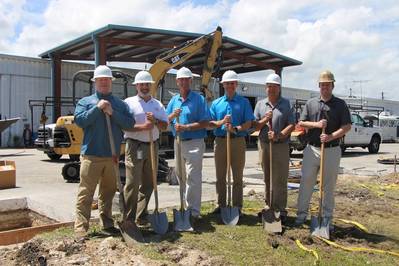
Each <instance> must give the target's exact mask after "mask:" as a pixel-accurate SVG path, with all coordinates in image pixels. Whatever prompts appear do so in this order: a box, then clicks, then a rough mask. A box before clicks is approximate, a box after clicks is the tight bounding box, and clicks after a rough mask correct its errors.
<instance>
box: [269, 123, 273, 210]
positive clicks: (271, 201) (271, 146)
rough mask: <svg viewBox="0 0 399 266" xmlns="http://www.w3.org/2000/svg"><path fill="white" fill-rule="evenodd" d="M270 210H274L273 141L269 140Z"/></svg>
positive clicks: (270, 126) (271, 128)
mask: <svg viewBox="0 0 399 266" xmlns="http://www.w3.org/2000/svg"><path fill="white" fill-rule="evenodd" d="M269 130H270V131H272V130H273V125H272V121H271V120H269ZM269 168H270V170H269V205H270V206H269V208H270V209H272V208H273V140H272V139H269Z"/></svg>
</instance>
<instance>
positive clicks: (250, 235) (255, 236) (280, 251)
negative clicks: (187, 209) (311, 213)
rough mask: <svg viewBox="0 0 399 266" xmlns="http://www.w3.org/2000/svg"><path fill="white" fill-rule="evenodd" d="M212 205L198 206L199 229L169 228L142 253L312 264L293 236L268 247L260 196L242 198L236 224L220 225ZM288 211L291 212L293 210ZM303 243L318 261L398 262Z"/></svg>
mask: <svg viewBox="0 0 399 266" xmlns="http://www.w3.org/2000/svg"><path fill="white" fill-rule="evenodd" d="M214 207H215V206H214V205H213V204H212V203H205V204H203V206H202V210H201V212H202V214H203V219H202V220H200V221H199V223H198V224H196V228H197V229H198V231H199V232H196V233H182V234H178V233H174V232H170V233H168V234H167V235H166V236H164V237H163V238H162V239H161V241H160V242H158V241H157V242H156V243H151V244H149V245H145V246H143V247H142V248H141V249H142V251H143V252H144V255H145V256H147V257H149V258H151V259H161V260H163V261H165V260H169V261H170V258H169V257H168V256H167V254H166V255H165V254H160V252H159V249H160V246H162V245H164V246H168V247H169V248H171V247H172V248H173V247H175V248H176V247H178V246H183V247H186V248H193V249H198V250H202V251H205V252H206V253H207V254H209V255H211V256H214V257H217V258H221V261H223V262H224V263H225V264H229V265H313V262H314V257H313V256H312V255H311V254H310V253H308V252H305V251H303V250H301V249H299V248H298V247H297V245H296V244H295V239H294V238H293V239H290V238H289V237H287V236H284V235H283V236H282V237H279V238H277V241H278V242H279V244H280V245H279V246H278V248H276V249H274V248H272V247H271V245H270V244H269V240H270V238H271V236H268V235H267V234H266V233H265V232H264V231H263V229H262V224H261V223H260V222H259V221H258V217H257V212H258V210H260V209H261V208H262V207H263V202H262V201H261V200H253V199H252V200H245V201H244V208H243V210H244V213H245V215H244V216H243V217H241V218H240V222H239V225H237V226H234V227H228V226H225V225H222V224H221V223H220V218H219V216H218V215H214V214H211V212H212V210H213V209H214ZM290 215H291V216H293V213H290ZM380 222H381V221H380ZM383 222H387V226H389V227H392V226H395V224H391V222H392V221H390V220H388V221H385V220H384V221H383ZM384 224H385V223H384ZM288 230H290V229H288ZM303 230H304V231H303V232H302V235H303V234H308V229H303ZM291 237H292V236H291ZM304 245H305V246H306V247H308V248H312V249H315V250H316V251H317V252H318V254H319V256H320V257H321V261H320V265H398V263H399V259H398V258H395V257H392V256H389V255H376V254H367V253H359V252H347V251H343V250H340V249H336V248H333V247H330V246H327V245H326V244H324V243H321V242H318V241H316V242H315V243H314V244H312V245H306V244H304ZM353 245H355V244H353ZM219 261H220V260H219ZM221 264H223V263H221Z"/></svg>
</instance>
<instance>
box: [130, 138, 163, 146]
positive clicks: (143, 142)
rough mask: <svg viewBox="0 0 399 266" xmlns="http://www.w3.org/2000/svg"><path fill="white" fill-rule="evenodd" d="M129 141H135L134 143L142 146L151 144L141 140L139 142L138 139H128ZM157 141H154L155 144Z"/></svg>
mask: <svg viewBox="0 0 399 266" xmlns="http://www.w3.org/2000/svg"><path fill="white" fill-rule="evenodd" d="M127 140H130V141H134V142H138V143H140V144H147V145H149V144H150V142H147V141H140V140H137V139H131V138H127ZM155 141H156V140H154V142H155Z"/></svg>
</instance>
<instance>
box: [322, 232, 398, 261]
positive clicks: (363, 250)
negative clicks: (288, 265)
mask: <svg viewBox="0 0 399 266" xmlns="http://www.w3.org/2000/svg"><path fill="white" fill-rule="evenodd" d="M316 237H317V238H318V239H320V240H321V241H323V242H325V243H327V244H328V245H330V246H332V247H336V248H340V249H343V250H346V251H358V252H369V253H378V254H389V255H392V256H396V257H399V253H398V252H393V251H387V250H381V249H374V248H364V247H345V246H342V245H339V244H337V243H335V242H332V241H330V240H328V239H325V238H322V237H319V236H316Z"/></svg>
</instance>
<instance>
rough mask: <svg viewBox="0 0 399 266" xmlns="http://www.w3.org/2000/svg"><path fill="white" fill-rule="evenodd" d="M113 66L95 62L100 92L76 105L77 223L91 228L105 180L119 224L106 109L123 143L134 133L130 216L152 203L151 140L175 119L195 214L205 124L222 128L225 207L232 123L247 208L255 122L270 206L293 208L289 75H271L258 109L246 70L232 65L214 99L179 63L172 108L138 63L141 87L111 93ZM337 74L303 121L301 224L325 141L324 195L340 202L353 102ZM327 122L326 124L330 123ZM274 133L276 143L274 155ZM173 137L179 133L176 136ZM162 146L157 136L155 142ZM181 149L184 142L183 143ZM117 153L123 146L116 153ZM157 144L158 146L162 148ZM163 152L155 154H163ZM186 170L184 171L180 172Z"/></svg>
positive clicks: (238, 191)
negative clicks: (249, 139)
mask: <svg viewBox="0 0 399 266" xmlns="http://www.w3.org/2000/svg"><path fill="white" fill-rule="evenodd" d="M112 79H113V77H112V72H111V70H110V69H109V68H108V67H107V66H103V65H101V66H98V67H97V68H96V69H95V72H94V77H93V81H94V82H95V88H96V92H95V94H93V95H91V96H88V97H85V98H83V99H81V100H80V101H79V103H78V104H77V107H76V110H75V122H76V124H77V125H78V126H80V127H81V128H83V131H84V139H83V144H82V148H81V170H80V178H81V179H80V180H81V181H80V185H79V191H78V196H77V204H76V221H75V232H76V233H77V234H79V235H84V234H86V232H87V230H88V228H89V219H90V212H91V203H92V200H93V195H94V192H95V189H96V186H97V184H99V200H98V201H99V204H98V206H99V211H100V221H101V223H102V226H103V230H104V231H105V232H107V233H110V234H114V233H117V231H118V230H117V229H116V228H115V227H114V222H113V218H112V212H111V207H112V199H113V197H114V194H115V192H116V184H117V183H116V176H115V172H114V171H113V170H112V167H113V164H114V163H115V158H114V159H113V158H112V156H111V149H110V143H109V140H108V135H107V130H106V120H105V115H109V116H110V118H111V119H110V120H111V124H112V132H113V136H114V142H115V144H116V146H117V152H120V151H119V147H120V144H121V143H122V141H123V140H125V141H126V149H125V164H126V184H125V186H124V195H125V198H124V199H125V206H126V215H127V221H128V223H131V224H132V225H136V223H139V224H142V223H145V222H146V216H147V215H148V211H147V207H148V203H149V200H150V197H151V194H152V191H153V188H152V185H153V184H152V170H151V155H150V154H151V153H150V145H149V143H150V141H156V140H157V139H158V138H159V136H160V131H162V130H166V128H167V127H168V125H170V127H171V130H172V133H173V136H174V137H176V136H177V135H179V136H180V139H181V141H180V143H181V155H180V156H179V157H180V158H175V160H182V163H183V165H184V167H183V168H182V170H180V169H176V170H177V176H178V178H179V179H180V178H181V176H182V175H186V176H187V182H186V183H185V184H183V185H185V188H184V194H183V195H184V200H185V203H186V205H187V209H188V210H189V211H190V213H191V215H192V217H193V218H194V219H198V218H200V209H201V194H202V189H201V188H202V161H203V154H204V152H205V142H204V138H205V137H206V136H207V129H209V128H211V129H213V133H214V135H215V141H214V158H215V168H216V192H217V203H218V207H217V208H216V209H215V211H214V212H215V213H217V212H220V208H223V207H226V171H227V167H226V166H227V156H226V147H227V138H226V136H227V132H229V134H230V141H231V143H230V144H231V170H232V174H233V206H234V207H237V208H238V209H239V210H240V213H241V208H242V205H243V171H244V167H245V151H246V141H245V137H246V136H247V135H248V130H249V129H250V128H255V129H257V130H259V131H260V133H259V144H260V145H259V149H260V153H261V165H262V168H263V171H264V181H265V188H266V189H265V191H266V193H265V194H266V195H265V203H266V208H272V209H273V210H276V211H280V213H281V219H282V222H283V223H284V222H285V220H286V217H287V211H286V207H287V178H288V172H289V146H288V143H289V138H290V134H291V132H292V130H293V129H294V125H295V119H294V112H293V108H292V106H291V104H290V102H289V100H287V99H285V98H283V97H282V96H281V79H280V77H279V76H278V75H277V74H270V75H269V76H268V77H267V79H266V87H265V89H266V95H267V97H266V98H265V99H263V100H261V101H258V102H257V104H256V106H255V110H254V111H253V110H252V107H251V105H250V103H249V101H248V99H246V98H245V97H243V96H240V95H238V94H237V92H236V89H237V86H238V82H239V79H238V75H237V74H236V73H235V72H234V71H232V70H228V71H226V72H225V73H224V74H223V77H222V80H221V83H222V85H223V88H224V92H225V94H224V95H223V96H221V97H219V98H218V99H216V100H214V101H213V102H212V104H211V106H210V107H209V106H208V103H207V102H206V100H205V98H204V97H203V96H202V95H200V94H199V93H197V92H195V91H193V90H192V87H191V86H192V81H193V75H192V73H191V71H190V70H189V69H188V68H186V67H182V68H181V69H179V70H178V71H177V75H176V83H177V87H178V88H179V93H178V94H176V95H175V96H174V97H173V98H172V99H171V100H170V102H169V104H168V106H167V108H166V109H165V108H164V106H163V105H162V103H161V102H159V101H158V100H157V99H155V98H153V97H152V96H151V93H150V88H151V84H152V83H153V82H154V81H153V79H152V77H151V75H150V73H149V72H147V71H140V72H138V74H137V75H136V76H135V81H134V83H133V84H134V85H135V86H136V90H137V95H135V96H133V97H129V98H127V99H125V101H122V100H120V99H118V98H117V97H115V96H113V95H112ZM334 82H335V80H334V76H333V74H332V73H331V72H329V71H325V72H322V73H321V74H320V77H319V87H320V97H317V98H313V99H310V100H309V101H308V102H307V103H306V105H305V107H304V110H303V112H302V114H301V116H300V121H299V124H300V125H301V126H302V127H304V128H306V129H307V135H308V136H309V143H308V146H307V147H306V149H305V150H304V158H303V167H302V178H301V185H300V191H299V197H298V213H297V219H296V224H297V225H301V224H303V223H304V222H305V221H306V218H307V215H308V209H309V202H310V198H311V195H312V192H313V186H314V185H315V183H316V178H317V174H318V171H319V166H320V146H321V143H322V142H324V143H325V147H326V149H325V150H326V154H325V160H326V161H328V164H326V173H325V181H324V188H325V205H324V212H323V213H324V216H325V217H324V218H325V219H327V220H328V219H331V218H332V216H333V209H334V189H335V184H336V178H337V174H338V168H339V162H340V156H341V152H340V147H339V139H340V138H341V137H342V136H344V135H345V133H346V132H347V131H348V130H349V129H350V125H351V120H350V114H349V110H348V108H347V106H346V104H345V102H344V101H343V100H341V99H339V98H337V97H335V96H334V95H333V94H332V90H333V88H334ZM322 129H323V130H322ZM269 142H272V144H273V150H272V154H271V155H272V157H273V160H272V165H270V160H271V158H269V157H270V153H269V145H268V144H269ZM175 145H177V144H176V141H175ZM156 147H157V146H156ZM175 150H177V148H176V147H175ZM118 154H119V153H118ZM155 154H156V155H157V154H158V152H157V149H156V152H155ZM156 161H157V160H156ZM270 167H272V169H273V171H272V172H273V176H272V178H273V182H272V186H273V188H272V189H273V199H272V202H269V201H270V197H269V195H268V192H269V186H270V178H271V177H270V172H271V171H270ZM181 171H183V172H181Z"/></svg>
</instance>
